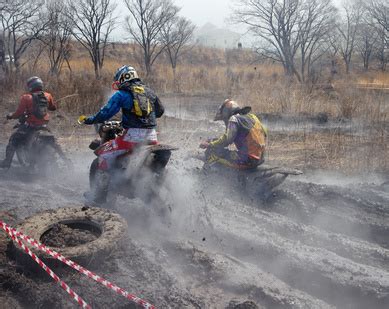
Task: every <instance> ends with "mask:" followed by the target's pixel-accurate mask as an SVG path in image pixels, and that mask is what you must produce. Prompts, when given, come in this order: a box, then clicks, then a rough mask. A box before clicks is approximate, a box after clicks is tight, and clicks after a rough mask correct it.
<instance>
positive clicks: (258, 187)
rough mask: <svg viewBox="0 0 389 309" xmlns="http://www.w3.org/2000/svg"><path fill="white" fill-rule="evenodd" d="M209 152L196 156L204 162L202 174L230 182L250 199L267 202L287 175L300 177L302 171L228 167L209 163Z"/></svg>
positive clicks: (266, 166) (264, 167)
mask: <svg viewBox="0 0 389 309" xmlns="http://www.w3.org/2000/svg"><path fill="white" fill-rule="evenodd" d="M210 154H211V151H210V149H209V148H208V149H207V150H206V151H205V153H204V155H203V156H197V159H200V160H202V161H203V162H204V165H203V172H204V174H206V175H212V174H214V175H217V177H220V176H221V177H223V178H224V179H229V180H232V182H233V183H234V184H237V185H238V188H239V189H240V190H241V191H242V192H244V193H246V195H247V196H248V197H249V198H251V199H256V198H260V199H262V200H267V199H268V198H269V197H271V196H272V194H273V192H274V190H275V189H276V188H277V187H278V186H279V185H281V184H282V183H283V182H284V181H285V179H286V178H287V177H288V176H289V175H301V174H303V172H302V171H300V170H298V169H293V168H286V167H277V166H269V165H266V164H261V165H258V166H255V167H250V168H238V167H235V168H233V167H228V166H226V165H224V164H222V163H219V162H217V161H215V162H212V161H210Z"/></svg>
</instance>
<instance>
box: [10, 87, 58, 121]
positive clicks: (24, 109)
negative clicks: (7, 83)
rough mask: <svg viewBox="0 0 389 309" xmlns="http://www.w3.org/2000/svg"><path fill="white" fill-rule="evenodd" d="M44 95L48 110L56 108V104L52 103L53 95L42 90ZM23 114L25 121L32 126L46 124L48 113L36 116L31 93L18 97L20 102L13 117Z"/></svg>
mask: <svg viewBox="0 0 389 309" xmlns="http://www.w3.org/2000/svg"><path fill="white" fill-rule="evenodd" d="M43 94H44V96H45V97H46V99H47V102H48V106H47V109H48V110H51V111H53V110H56V106H55V105H54V103H53V97H52V96H51V94H50V93H48V92H43ZM23 114H26V115H27V118H26V123H27V124H28V125H29V126H32V127H39V126H43V125H45V124H47V123H48V122H49V114H48V113H45V114H44V115H42V117H37V116H36V115H35V112H34V100H33V94H32V93H25V94H23V95H22V96H21V98H20V103H19V106H18V109H17V110H16V112H15V113H14V118H17V117H21V116H23Z"/></svg>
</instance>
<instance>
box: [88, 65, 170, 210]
mask: <svg viewBox="0 0 389 309" xmlns="http://www.w3.org/2000/svg"><path fill="white" fill-rule="evenodd" d="M112 88H113V89H114V90H117V92H116V93H115V94H114V95H113V96H112V97H111V98H110V100H109V101H108V103H107V104H106V105H105V106H103V107H102V108H101V109H100V111H99V112H98V113H97V114H96V115H93V116H90V117H88V118H86V119H85V121H84V123H85V124H95V123H103V122H104V121H106V120H108V119H110V118H111V117H113V116H114V115H116V114H117V113H118V112H119V111H120V110H121V111H122V126H123V128H124V133H123V134H122V135H120V136H118V137H117V138H116V139H114V140H111V141H108V142H107V143H106V145H105V147H102V148H100V149H99V150H98V151H97V154H98V158H99V164H98V171H97V174H96V176H97V178H96V182H95V183H96V187H95V188H93V189H92V192H90V193H89V194H87V199H88V200H89V201H90V202H92V203H95V204H100V203H104V202H106V196H107V191H108V186H109V178H110V177H109V171H110V170H111V168H112V166H113V164H114V163H115V160H116V158H117V157H118V156H121V155H123V154H126V153H131V152H132V151H133V149H134V148H135V147H137V146H138V145H140V144H149V145H150V144H151V145H152V144H157V143H158V139H157V132H156V125H157V120H156V119H157V118H159V117H161V116H162V115H163V113H164V107H163V105H162V103H161V101H160V100H159V98H158V97H157V96H156V94H155V93H154V91H153V90H151V89H150V88H149V87H147V86H146V85H144V84H143V83H142V81H141V80H140V78H139V77H138V74H137V72H136V71H135V69H134V68H133V67H131V66H127V65H124V66H122V67H120V68H119V69H118V70H117V71H116V73H115V76H114V82H113V84H112Z"/></svg>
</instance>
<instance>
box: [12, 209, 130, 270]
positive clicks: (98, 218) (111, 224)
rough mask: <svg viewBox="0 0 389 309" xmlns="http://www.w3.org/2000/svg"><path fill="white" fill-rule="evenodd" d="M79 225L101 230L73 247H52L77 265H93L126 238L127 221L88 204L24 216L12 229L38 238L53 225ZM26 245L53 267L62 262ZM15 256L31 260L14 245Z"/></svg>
mask: <svg viewBox="0 0 389 309" xmlns="http://www.w3.org/2000/svg"><path fill="white" fill-rule="evenodd" d="M57 223H62V224H83V225H87V226H90V227H92V228H93V229H97V230H99V231H100V232H101V234H100V235H99V236H98V238H97V239H95V240H93V241H91V242H88V243H85V244H82V245H77V246H74V247H63V248H56V247H52V249H53V250H55V251H57V252H59V253H61V254H62V255H63V256H65V257H66V258H68V259H71V260H73V261H75V262H77V263H80V264H81V265H88V266H91V265H97V264H98V263H100V262H102V261H103V260H104V259H106V258H108V257H109V256H110V255H112V253H113V252H115V251H116V250H118V249H119V248H120V246H121V245H122V244H123V241H124V240H125V238H126V237H127V223H126V221H125V220H124V219H123V218H122V217H121V216H120V215H118V214H115V213H113V212H110V211H107V210H104V209H101V208H92V207H90V208H88V207H67V208H59V209H56V210H48V211H45V212H42V213H39V214H36V215H34V216H32V217H29V218H27V219H26V220H25V221H24V222H23V223H21V224H19V225H18V226H17V227H16V228H17V229H18V230H19V231H21V232H22V233H24V234H26V235H28V236H30V237H31V238H34V239H35V240H37V241H40V239H41V237H42V236H43V235H44V234H45V233H46V232H47V231H48V230H50V229H51V227H53V226H54V225H55V224H57ZM27 246H28V247H29V248H30V249H31V250H32V251H33V252H34V253H36V254H37V255H38V257H39V258H41V259H42V260H43V261H44V262H45V263H48V264H49V265H51V266H53V267H55V266H60V265H61V264H62V263H61V262H60V261H57V260H55V259H54V258H53V257H51V256H50V255H48V254H46V253H43V252H41V251H38V250H37V249H35V248H34V247H33V246H32V245H30V244H27ZM14 247H15V250H14V251H15V258H16V259H17V260H18V261H19V262H22V263H24V264H27V263H28V262H29V263H28V264H30V265H31V262H32V263H34V262H33V261H32V259H31V258H30V257H29V256H28V255H27V254H26V253H25V252H24V251H23V250H22V249H20V248H19V247H18V245H17V244H14Z"/></svg>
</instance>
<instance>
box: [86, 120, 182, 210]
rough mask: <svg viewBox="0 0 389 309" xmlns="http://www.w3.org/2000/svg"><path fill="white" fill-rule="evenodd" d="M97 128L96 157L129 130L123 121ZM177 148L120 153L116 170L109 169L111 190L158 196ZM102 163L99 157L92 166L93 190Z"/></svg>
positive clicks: (148, 197)
mask: <svg viewBox="0 0 389 309" xmlns="http://www.w3.org/2000/svg"><path fill="white" fill-rule="evenodd" d="M80 119H81V120H79V123H82V121H83V120H82V119H84V118H83V117H82V116H81V117H80ZM95 128H96V131H97V133H98V134H99V136H100V139H95V140H93V141H92V142H91V143H90V145H89V148H90V149H91V150H93V151H94V153H95V155H96V156H99V155H101V154H103V153H104V152H105V150H108V149H106V148H107V147H109V143H108V142H109V141H111V140H114V139H115V138H116V137H118V136H120V135H122V134H124V133H125V132H124V129H123V127H122V124H121V122H119V121H106V122H104V123H102V124H99V125H95ZM176 149H177V148H176V147H173V146H169V145H165V144H157V145H141V146H139V147H138V148H137V149H135V151H134V152H135V153H131V154H130V153H125V154H123V155H121V156H119V158H117V159H116V161H115V165H114V167H113V169H111V170H110V171H109V174H110V184H109V190H108V191H109V192H110V193H114V194H120V195H122V196H125V197H128V198H135V197H139V198H141V199H142V200H144V201H145V202H150V201H151V200H155V199H157V197H158V188H159V186H160V185H161V184H162V182H163V180H164V174H165V167H166V165H167V163H168V162H169V159H170V156H171V152H172V151H173V150H176ZM108 151H109V150H108ZM130 155H131V156H130ZM98 166H99V158H98V157H97V158H95V159H94V160H93V161H92V163H91V166H90V169H89V185H90V189H91V190H92V191H93V190H94V189H95V186H96V181H98V179H97V178H96V177H97V171H98ZM107 194H108V192H107ZM114 202H115V200H113V201H110V203H109V204H113V203H114ZM107 207H109V206H108V205H107Z"/></svg>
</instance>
